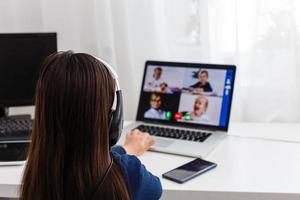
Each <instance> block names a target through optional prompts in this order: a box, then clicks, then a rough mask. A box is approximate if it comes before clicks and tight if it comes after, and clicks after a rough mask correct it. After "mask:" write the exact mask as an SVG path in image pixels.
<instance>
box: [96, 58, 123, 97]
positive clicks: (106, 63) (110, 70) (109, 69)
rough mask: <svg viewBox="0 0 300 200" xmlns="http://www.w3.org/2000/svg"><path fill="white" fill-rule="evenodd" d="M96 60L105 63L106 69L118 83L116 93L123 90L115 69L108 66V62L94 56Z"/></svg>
mask: <svg viewBox="0 0 300 200" xmlns="http://www.w3.org/2000/svg"><path fill="white" fill-rule="evenodd" d="M94 58H96V59H97V60H99V61H100V62H101V63H103V64H104V65H105V67H106V68H107V69H108V71H109V72H110V74H111V75H112V77H113V79H114V80H115V82H116V91H119V90H121V88H120V84H119V77H118V74H117V73H116V71H115V70H114V68H113V67H112V66H111V65H110V64H108V62H106V61H105V60H103V59H102V58H99V57H96V56H94Z"/></svg>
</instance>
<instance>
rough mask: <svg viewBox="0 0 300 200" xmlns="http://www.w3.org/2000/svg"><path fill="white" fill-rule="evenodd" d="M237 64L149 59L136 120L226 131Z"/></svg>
mask: <svg viewBox="0 0 300 200" xmlns="http://www.w3.org/2000/svg"><path fill="white" fill-rule="evenodd" d="M234 78H235V66H232V65H213V64H192V63H171V62H156V61H148V62H146V67H145V72H144V78H143V83H142V90H141V95H140V101H139V107H138V113H137V120H138V121H148V122H160V123H164V124H174V125H187V126H191V127H195V126H196V127H215V128H216V130H227V129H228V122H229V116H230V107H231V100H232V94H233V84H234Z"/></svg>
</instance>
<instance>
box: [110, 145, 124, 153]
mask: <svg viewBox="0 0 300 200" xmlns="http://www.w3.org/2000/svg"><path fill="white" fill-rule="evenodd" d="M111 151H113V152H116V153H118V154H120V155H124V154H126V151H125V149H124V148H123V147H122V146H119V145H116V146H113V147H112V148H111Z"/></svg>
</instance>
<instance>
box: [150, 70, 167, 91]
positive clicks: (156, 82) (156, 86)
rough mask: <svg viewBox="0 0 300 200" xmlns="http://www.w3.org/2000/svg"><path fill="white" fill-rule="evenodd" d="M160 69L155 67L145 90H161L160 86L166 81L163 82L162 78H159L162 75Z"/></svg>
mask: <svg viewBox="0 0 300 200" xmlns="http://www.w3.org/2000/svg"><path fill="white" fill-rule="evenodd" d="M162 71H163V70H162V68H161V67H156V68H155V69H154V70H153V76H152V78H151V79H150V81H148V83H147V88H149V89H150V90H151V91H153V92H154V91H156V92H160V90H161V87H160V85H161V84H163V83H166V81H164V80H163V79H162V78H161V75H162Z"/></svg>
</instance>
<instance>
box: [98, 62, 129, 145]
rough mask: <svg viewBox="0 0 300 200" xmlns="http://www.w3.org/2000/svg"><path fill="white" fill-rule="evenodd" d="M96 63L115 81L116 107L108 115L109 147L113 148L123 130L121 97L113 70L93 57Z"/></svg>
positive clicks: (116, 76)
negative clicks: (100, 64) (102, 66)
mask: <svg viewBox="0 0 300 200" xmlns="http://www.w3.org/2000/svg"><path fill="white" fill-rule="evenodd" d="M95 58H96V59H97V60H98V61H100V62H101V63H103V65H104V66H105V67H106V68H107V69H108V71H109V72H110V74H111V76H112V77H113V79H114V80H115V88H116V95H115V99H114V101H116V107H115V108H114V109H113V108H112V109H111V111H110V114H109V147H112V146H114V145H115V144H116V143H117V142H118V140H119V138H120V136H121V133H122V130H123V121H124V120H123V97H122V91H121V89H120V85H119V80H118V75H117V73H116V72H115V70H114V69H113V68H112V67H111V66H110V65H109V64H108V63H107V62H105V61H104V60H103V59H100V58H97V57H95Z"/></svg>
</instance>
